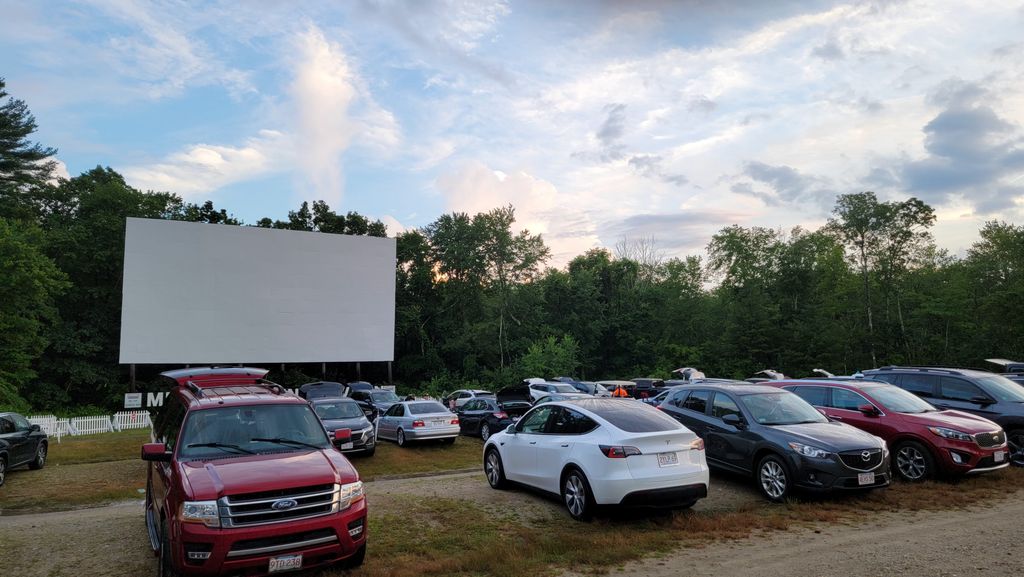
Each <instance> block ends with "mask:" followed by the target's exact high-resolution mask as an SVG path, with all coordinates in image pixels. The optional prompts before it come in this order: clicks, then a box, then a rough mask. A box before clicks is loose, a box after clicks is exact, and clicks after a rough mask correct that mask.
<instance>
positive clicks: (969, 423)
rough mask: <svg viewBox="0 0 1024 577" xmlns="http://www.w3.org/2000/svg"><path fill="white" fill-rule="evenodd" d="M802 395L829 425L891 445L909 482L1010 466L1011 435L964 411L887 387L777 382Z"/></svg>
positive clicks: (881, 384)
mask: <svg viewBox="0 0 1024 577" xmlns="http://www.w3.org/2000/svg"><path fill="white" fill-rule="evenodd" d="M765 384H770V385H772V386H776V387H781V388H784V389H786V390H787V391H791V392H793V393H796V394H797V395H798V396H799V397H801V398H802V399H803V400H805V401H807V402H808V403H810V404H812V405H814V406H815V407H816V408H818V410H820V411H821V412H822V413H824V414H825V415H826V416H827V417H828V418H829V419H832V420H835V421H842V422H844V423H847V424H849V425H853V426H854V427H857V428H858V429H862V430H864V431H867V432H869V433H871V434H873V435H877V436H879V437H881V438H883V439H885V441H886V443H888V445H889V451H890V452H891V453H892V455H893V465H895V467H894V468H895V469H896V471H897V473H898V474H899V476H900V477H901V478H902V479H904V480H906V481H920V480H923V479H927V478H929V477H932V476H934V475H935V474H936V473H937V472H940V471H941V472H943V473H947V474H964V473H983V472H986V471H994V470H996V469H1002V468H1003V467H1006V466H1008V465H1009V463H1010V462H1009V455H1008V454H1007V446H1006V433H1004V432H1003V430H1002V428H1000V427H999V425H997V424H996V423H993V422H992V421H990V420H988V419H985V418H983V417H979V416H977V415H972V414H970V413H964V412H961V411H940V410H939V409H936V408H935V407H933V406H931V405H930V404H928V403H927V402H925V401H923V400H922V399H920V398H919V397H917V396H916V395H913V394H912V393H908V392H907V391H904V390H903V389H901V388H899V387H895V386H893V385H890V384H888V383H884V382H881V381H868V380H864V379H856V380H836V381H831V380H800V381H771V382H769V383H765Z"/></svg>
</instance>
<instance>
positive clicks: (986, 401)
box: [971, 397, 995, 407]
mask: <svg viewBox="0 0 1024 577" xmlns="http://www.w3.org/2000/svg"><path fill="white" fill-rule="evenodd" d="M971 402H972V403H974V404H975V405H981V406H983V407H984V406H986V405H991V404H992V403H994V402H995V401H993V400H992V399H990V398H988V397H971Z"/></svg>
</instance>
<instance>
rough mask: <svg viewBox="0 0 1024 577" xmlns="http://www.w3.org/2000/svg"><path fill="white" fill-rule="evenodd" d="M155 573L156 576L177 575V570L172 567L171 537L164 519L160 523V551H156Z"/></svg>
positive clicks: (175, 576) (168, 576) (170, 576)
mask: <svg viewBox="0 0 1024 577" xmlns="http://www.w3.org/2000/svg"><path fill="white" fill-rule="evenodd" d="M157 575H158V577H177V576H178V571H177V570H175V568H174V561H173V560H172V559H171V538H170V531H169V529H168V527H167V520H166V519H165V520H164V521H162V522H161V523H160V551H159V552H158V553H157Z"/></svg>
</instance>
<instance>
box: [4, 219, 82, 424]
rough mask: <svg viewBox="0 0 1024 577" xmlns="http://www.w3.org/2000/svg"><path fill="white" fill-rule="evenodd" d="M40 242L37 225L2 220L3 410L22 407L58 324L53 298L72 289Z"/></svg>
mask: <svg viewBox="0 0 1024 577" xmlns="http://www.w3.org/2000/svg"><path fill="white" fill-rule="evenodd" d="M40 244H41V233H40V231H39V229H37V228H36V227H35V225H32V224H25V223H19V222H17V221H8V220H6V219H2V218H0V266H2V269H3V274H2V275H0V407H2V406H4V405H7V406H11V407H16V408H18V409H23V408H24V407H23V406H22V405H23V403H24V401H22V400H21V396H20V394H19V393H24V392H25V390H26V389H28V388H29V387H30V386H31V383H32V379H33V378H35V376H36V372H35V370H34V369H33V365H34V363H35V360H36V359H37V358H38V356H39V354H40V353H42V352H43V350H44V349H45V348H46V345H47V344H48V343H49V337H50V330H51V329H52V328H53V325H54V324H56V323H57V322H59V317H58V315H57V307H56V306H55V299H56V298H57V296H59V295H60V294H61V293H63V292H64V291H65V290H66V289H67V288H68V286H69V285H68V282H67V280H66V276H65V275H64V273H62V272H61V271H60V270H59V269H58V268H57V266H56V265H55V264H54V262H53V261H52V260H50V259H49V258H47V256H46V255H45V254H43V252H42V251H41V250H40V249H39V245H40Z"/></svg>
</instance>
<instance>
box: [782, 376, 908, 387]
mask: <svg viewBox="0 0 1024 577" xmlns="http://www.w3.org/2000/svg"><path fill="white" fill-rule="evenodd" d="M772 384H773V385H776V386H780V387H781V386H786V385H807V386H814V385H830V386H834V387H840V388H845V389H877V388H879V387H892V386H895V385H893V384H892V383H887V382H885V381H881V380H877V379H824V378H822V379H785V380H782V381H772Z"/></svg>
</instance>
